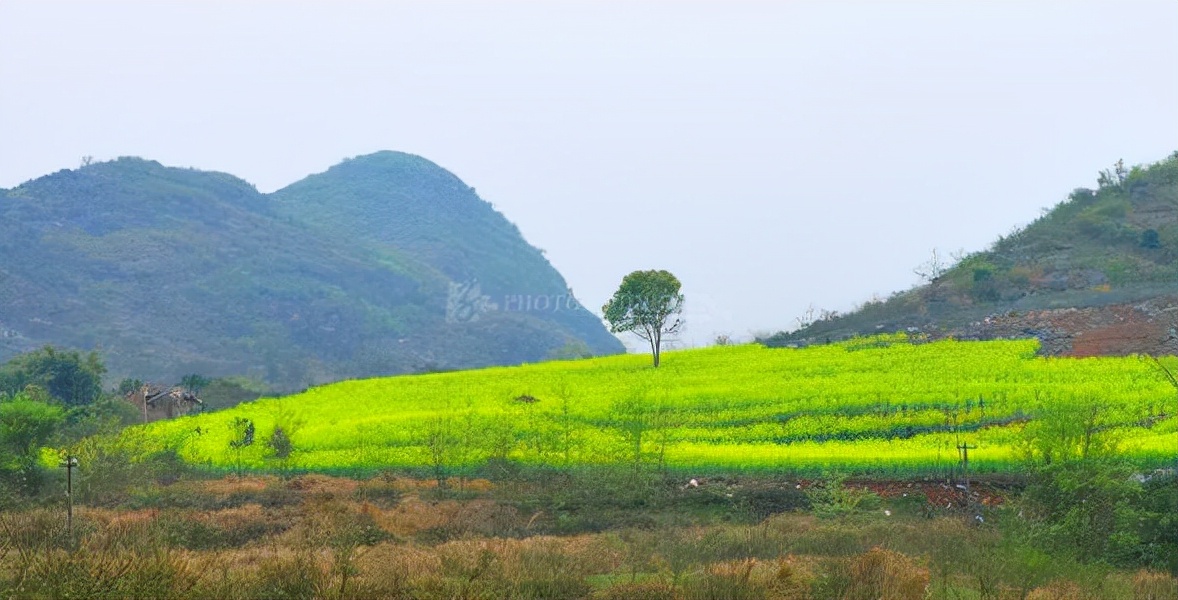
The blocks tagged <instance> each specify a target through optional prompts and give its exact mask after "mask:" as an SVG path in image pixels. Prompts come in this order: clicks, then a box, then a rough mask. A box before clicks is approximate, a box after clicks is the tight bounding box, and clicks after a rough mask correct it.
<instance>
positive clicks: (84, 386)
mask: <svg viewBox="0 0 1178 600" xmlns="http://www.w3.org/2000/svg"><path fill="white" fill-rule="evenodd" d="M104 373H106V367H105V366H104V365H103V363H102V359H101V358H100V357H99V356H98V353H97V352H90V353H88V354H86V355H82V354H80V353H79V352H78V351H76V350H59V349H57V348H54V347H53V346H45V347H43V348H41V349H39V350H34V351H32V352H27V353H25V354H20V355H17V356H15V357H13V358H12V359H10V360H9V361H8V362H7V363H5V364H4V366H3V367H0V393H7V394H9V395H13V394H16V393H17V392H18V391H20V390H23V389H24V388H25V387H26V386H29V385H36V386H39V387H41V388H43V389H45V390H46V391H48V392H49V394H50V395H52V396H53V397H54V398H55V399H57V401H59V402H61V403H63V404H66V405H67V406H81V405H84V404H90V403H91V402H94V401H95V400H97V399H98V398H99V397H100V396H101V395H102V375H103V374H104Z"/></svg>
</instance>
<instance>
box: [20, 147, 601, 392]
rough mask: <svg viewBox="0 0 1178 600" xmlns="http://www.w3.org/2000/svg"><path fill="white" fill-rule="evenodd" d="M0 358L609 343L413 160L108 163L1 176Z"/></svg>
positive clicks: (429, 365) (448, 184) (556, 277)
mask: <svg viewBox="0 0 1178 600" xmlns="http://www.w3.org/2000/svg"><path fill="white" fill-rule="evenodd" d="M0 256H3V257H4V260H3V261H0V361H3V360H5V359H7V358H8V357H10V356H12V355H14V354H16V353H18V352H22V351H26V350H29V349H32V348H35V347H38V346H41V345H44V344H54V345H60V346H68V347H75V348H80V349H84V350H89V349H98V350H100V351H101V352H102V354H103V355H104V357H105V358H106V361H107V364H108V366H109V368H110V375H109V377H110V379H112V380H116V381H117V380H118V379H119V378H122V377H125V376H129V377H137V378H141V379H153V380H162V381H175V380H176V379H177V378H179V376H180V375H183V374H186V373H200V374H203V375H206V376H228V375H245V376H248V377H252V378H254V379H259V380H263V381H265V382H268V383H269V384H271V385H274V386H276V387H279V388H282V389H291V388H298V387H304V386H306V385H310V384H315V383H321V382H326V381H333V380H338V379H342V378H350V377H365V376H373V375H383V374H393V373H403V372H418V371H427V370H440V369H457V368H468V367H476V366H484V365H494V364H516V363H521V362H529V361H536V360H541V359H544V358H547V357H552V356H562V355H569V354H581V353H594V354H606V353H614V352H620V351H622V350H623V348H622V345H621V344H620V342H618V340H617V339H615V338H614V337H613V336H611V335H610V334H609V333H608V332H607V331H606V330H605V328H604V327H603V326H602V325H601V323H600V322H599V321H598V320H597V319H596V318H595V317H594V316H593V315H592V314H591V313H589V312H588V311H587V310H585V309H584V308H582V307H580V306H579V305H578V304H577V303H576V301H575V299H573V298H570V297H569V293H568V285H567V284H566V283H565V281H564V279H563V278H562V277H561V276H560V274H559V273H558V272H556V270H555V269H553V268H552V266H551V265H550V264H549V263H548V261H547V260H545V259H544V257H543V255H542V254H541V253H540V251H539V250H537V249H536V248H534V247H532V246H531V245H529V244H528V243H527V242H526V241H525V240H524V239H523V237H522V236H521V235H520V233H519V231H518V230H517V229H516V228H515V227H514V226H513V225H512V224H511V223H510V222H508V221H507V220H506V219H505V218H504V217H503V216H502V215H500V214H499V213H498V212H496V211H495V210H494V209H493V208H492V207H491V206H490V205H489V204H488V203H486V202H485V201H483V200H481V199H480V198H479V197H478V196H477V195H476V194H475V193H474V190H472V189H471V188H470V187H469V186H466V185H464V184H463V183H462V182H461V181H460V180H459V179H458V178H457V177H455V176H454V175H453V174H451V173H449V172H447V171H446V170H444V169H442V168H440V167H438V166H437V165H435V164H433V163H431V162H429V161H427V160H425V159H422V158H420V157H416V156H411V155H407V154H401V153H393V152H382V153H378V154H375V155H370V156H365V157H358V158H355V159H351V160H349V161H346V162H345V163H343V164H341V165H337V166H336V167H333V168H331V169H330V170H328V171H327V172H326V173H323V174H320V175H314V176H311V177H308V178H307V179H305V180H303V181H301V182H298V183H296V184H294V185H292V186H290V187H288V188H286V189H284V190H281V191H279V192H276V193H274V194H269V195H267V194H261V193H259V192H258V191H257V190H256V189H254V187H253V186H252V185H250V184H248V183H246V182H245V181H242V180H240V179H238V178H236V177H233V176H231V175H226V174H223V173H208V172H202V171H196V170H192V169H176V168H169V167H165V166H162V165H160V164H159V163H157V162H154V161H148V160H142V159H138V158H122V159H119V160H116V161H111V162H107V163H99V164H93V165H89V166H86V167H83V168H80V169H77V170H67V171H61V172H58V173H54V174H52V175H47V176H45V177H41V178H39V179H36V180H34V181H30V182H27V183H25V184H23V185H21V186H19V187H17V188H15V189H11V190H0Z"/></svg>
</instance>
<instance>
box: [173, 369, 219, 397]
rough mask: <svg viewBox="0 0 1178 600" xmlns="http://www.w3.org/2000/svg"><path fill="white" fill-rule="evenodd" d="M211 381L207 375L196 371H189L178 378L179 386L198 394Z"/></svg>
mask: <svg viewBox="0 0 1178 600" xmlns="http://www.w3.org/2000/svg"><path fill="white" fill-rule="evenodd" d="M211 382H212V381H211V380H210V379H209V378H208V377H205V376H203V375H197V374H196V373H190V374H188V375H185V376H184V377H181V378H180V386H181V387H183V388H184V389H186V390H188V391H190V392H192V393H194V394H199V393H200V391H201V390H203V389H204V388H205V387H207V386H208V385H209V383H211Z"/></svg>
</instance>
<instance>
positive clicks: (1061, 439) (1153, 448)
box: [123, 335, 1178, 475]
mask: <svg viewBox="0 0 1178 600" xmlns="http://www.w3.org/2000/svg"><path fill="white" fill-rule="evenodd" d="M1036 350H1037V342H1036V341H1034V340H1017V341H992V342H958V341H939V342H931V343H914V342H910V341H909V340H908V339H907V338H906V337H905V336H903V335H891V336H880V337H873V338H866V339H858V340H852V341H849V342H845V343H839V344H830V345H825V346H813V347H808V348H803V349H769V348H764V347H762V346H759V345H747V346H722V347H714V348H707V349H700V350H686V351H678V352H669V353H667V354H665V355H664V357H663V364H662V366H661V367H659V368H658V369H653V368H651V367H650V366H649V361H650V359H649V357H648V356H645V355H623V356H611V357H605V358H595V359H585V360H576V361H557V362H547V363H542V364H535V365H524V366H520V367H501V368H489V369H482V370H476V371H462V372H453V373H434V374H426V375H412V376H400V377H387V378H378V379H368V380H357V381H345V382H341V383H336V384H331V385H326V386H322V387H318V388H312V389H310V390H307V391H306V392H303V393H300V394H296V395H292V396H286V397H282V398H270V399H263V400H259V401H257V402H252V403H248V404H243V405H240V406H237V407H235V408H233V409H230V410H226V411H220V412H215V413H209V414H203V415H197V416H191V417H185V418H181V419H176V420H172V421H161V422H156V423H152V424H149V425H144V426H140V427H133V428H130V429H128V430H127V431H126V432H124V437H123V439H124V441H125V442H126V443H128V444H130V445H134V446H136V447H138V448H140V449H141V450H142V451H143V452H151V451H158V450H161V449H167V448H171V449H175V450H176V451H177V453H178V454H179V455H180V457H181V458H183V459H184V460H185V461H187V462H190V463H193V464H197V465H203V466H206V467H209V468H213V469H223V470H229V469H238V470H274V469H294V470H300V471H323V472H337V473H363V472H372V471H377V470H381V469H386V468H421V469H428V470H432V471H433V472H435V473H439V474H440V473H442V472H457V471H460V470H461V469H464V468H470V467H473V466H477V465H481V464H485V463H486V462H487V461H488V460H496V459H497V460H510V461H515V462H520V463H525V464H537V465H538V464H546V465H552V466H578V465H601V464H617V465H658V466H662V467H665V468H668V469H672V470H676V471H683V472H693V473H705V472H770V471H792V472H818V471H822V470H827V469H838V470H845V471H851V472H862V473H880V474H890V475H917V474H931V473H939V472H944V471H945V470H948V469H952V468H955V467H957V466H958V464H959V459H960V456H959V451H958V445H960V444H966V445H968V446H969V447H970V450H969V459H970V468H971V470H976V471H982V472H1004V471H1011V470H1017V469H1019V468H1020V467H1021V465H1023V464H1024V461H1025V460H1026V459H1027V458H1028V457H1031V458H1034V459H1037V460H1052V459H1066V458H1069V457H1079V456H1085V455H1095V454H1097V453H1118V454H1121V455H1123V456H1126V457H1128V458H1130V459H1131V460H1133V461H1135V462H1136V463H1138V464H1139V465H1141V466H1142V467H1143V468H1148V467H1156V466H1162V465H1167V464H1172V462H1173V461H1174V460H1175V457H1176V456H1178V418H1176V417H1175V413H1176V412H1178V390H1176V389H1175V387H1174V386H1173V385H1172V384H1171V383H1170V382H1169V381H1168V380H1167V379H1166V377H1165V376H1164V374H1163V372H1162V370H1161V369H1160V368H1159V367H1158V366H1157V365H1156V364H1155V363H1154V362H1153V361H1152V360H1149V359H1143V358H1138V357H1126V358H1085V359H1074V358H1043V357H1038V356H1036ZM1163 360H1164V361H1169V362H1167V363H1166V364H1168V365H1171V367H1173V366H1174V365H1173V361H1174V359H1173V358H1169V359H1163ZM276 427H278V428H281V429H282V431H283V434H285V436H286V437H287V438H288V439H289V441H290V446H291V447H292V448H293V450H292V451H291V452H290V453H289V456H286V457H282V456H281V453H276V451H275V447H276V446H275V445H274V444H271V443H270V441H271V439H272V436H273V432H274V431H275V428H276ZM247 430H248V432H247Z"/></svg>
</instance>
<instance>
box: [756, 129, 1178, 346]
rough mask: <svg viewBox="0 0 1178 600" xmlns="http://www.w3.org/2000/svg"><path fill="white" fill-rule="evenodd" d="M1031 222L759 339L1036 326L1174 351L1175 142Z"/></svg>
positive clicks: (1047, 333)
mask: <svg viewBox="0 0 1178 600" xmlns="http://www.w3.org/2000/svg"><path fill="white" fill-rule="evenodd" d="M1098 181H1099V187H1098V188H1097V189H1095V190H1093V189H1086V188H1078V189H1076V190H1074V191H1073V192H1072V193H1071V194H1070V195H1069V196H1068V199H1067V200H1065V201H1063V202H1061V203H1059V204H1058V205H1057V206H1056V207H1055V208H1054V209H1052V210H1050V211H1048V212H1046V213H1045V214H1044V215H1043V216H1042V217H1040V218H1039V219H1038V220H1036V221H1035V222H1034V223H1032V224H1030V225H1028V226H1027V227H1025V228H1022V229H1020V230H1017V231H1015V232H1013V233H1011V234H1010V235H1008V236H1004V237H1001V238H999V239H998V240H997V241H996V242H994V244H993V245H992V246H991V247H990V248H989V249H988V250H985V251H983V252H978V253H975V254H972V255H969V256H965V257H962V258H961V260H960V261H957V262H956V264H952V265H949V264H945V263H942V262H940V260H939V259H936V257H934V258H935V260H930V262H929V263H926V264H925V265H922V267H921V268H919V269H917V270H918V271H921V272H923V273H924V274H925V275H927V276H928V279H929V281H928V283H926V284H925V285H922V286H919V287H916V288H913V289H910V290H907V291H904V292H899V293H896V294H894V295H892V296H891V297H890V298H888V299H887V300H883V301H877V302H869V303H867V304H864V305H863V306H861V307H860V308H858V309H857V310H855V311H853V312H851V313H848V314H845V315H838V314H829V313H827V314H824V315H823V316H824V317H825V318H822V319H819V320H816V321H813V322H804V323H802V324H803V325H804V326H803V327H801V328H799V329H798V330H796V331H792V332H782V333H778V334H776V335H774V336H772V337H770V338H767V339H765V340H762V341H763V342H765V343H767V344H769V345H773V346H782V345H801V344H807V343H812V342H817V341H826V340H836V339H844V338H847V337H851V336H855V335H864V334H871V333H878V332H880V331H902V330H907V331H911V332H919V333H922V334H925V335H928V336H930V337H933V338H941V337H955V338H959V339H994V338H1010V337H1037V338H1039V339H1040V341H1041V342H1042V348H1043V351H1044V352H1045V353H1048V354H1070V355H1102V354H1132V353H1149V354H1157V353H1164V354H1178V152H1175V153H1174V154H1172V155H1170V157H1169V158H1167V159H1165V160H1163V161H1160V162H1158V163H1155V164H1153V165H1146V166H1137V167H1133V168H1132V169H1126V168H1125V167H1124V166H1123V164H1122V163H1120V162H1118V163H1117V165H1116V166H1115V167H1114V168H1113V169H1109V170H1106V171H1104V172H1102V173H1100V176H1099V179H1098Z"/></svg>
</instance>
